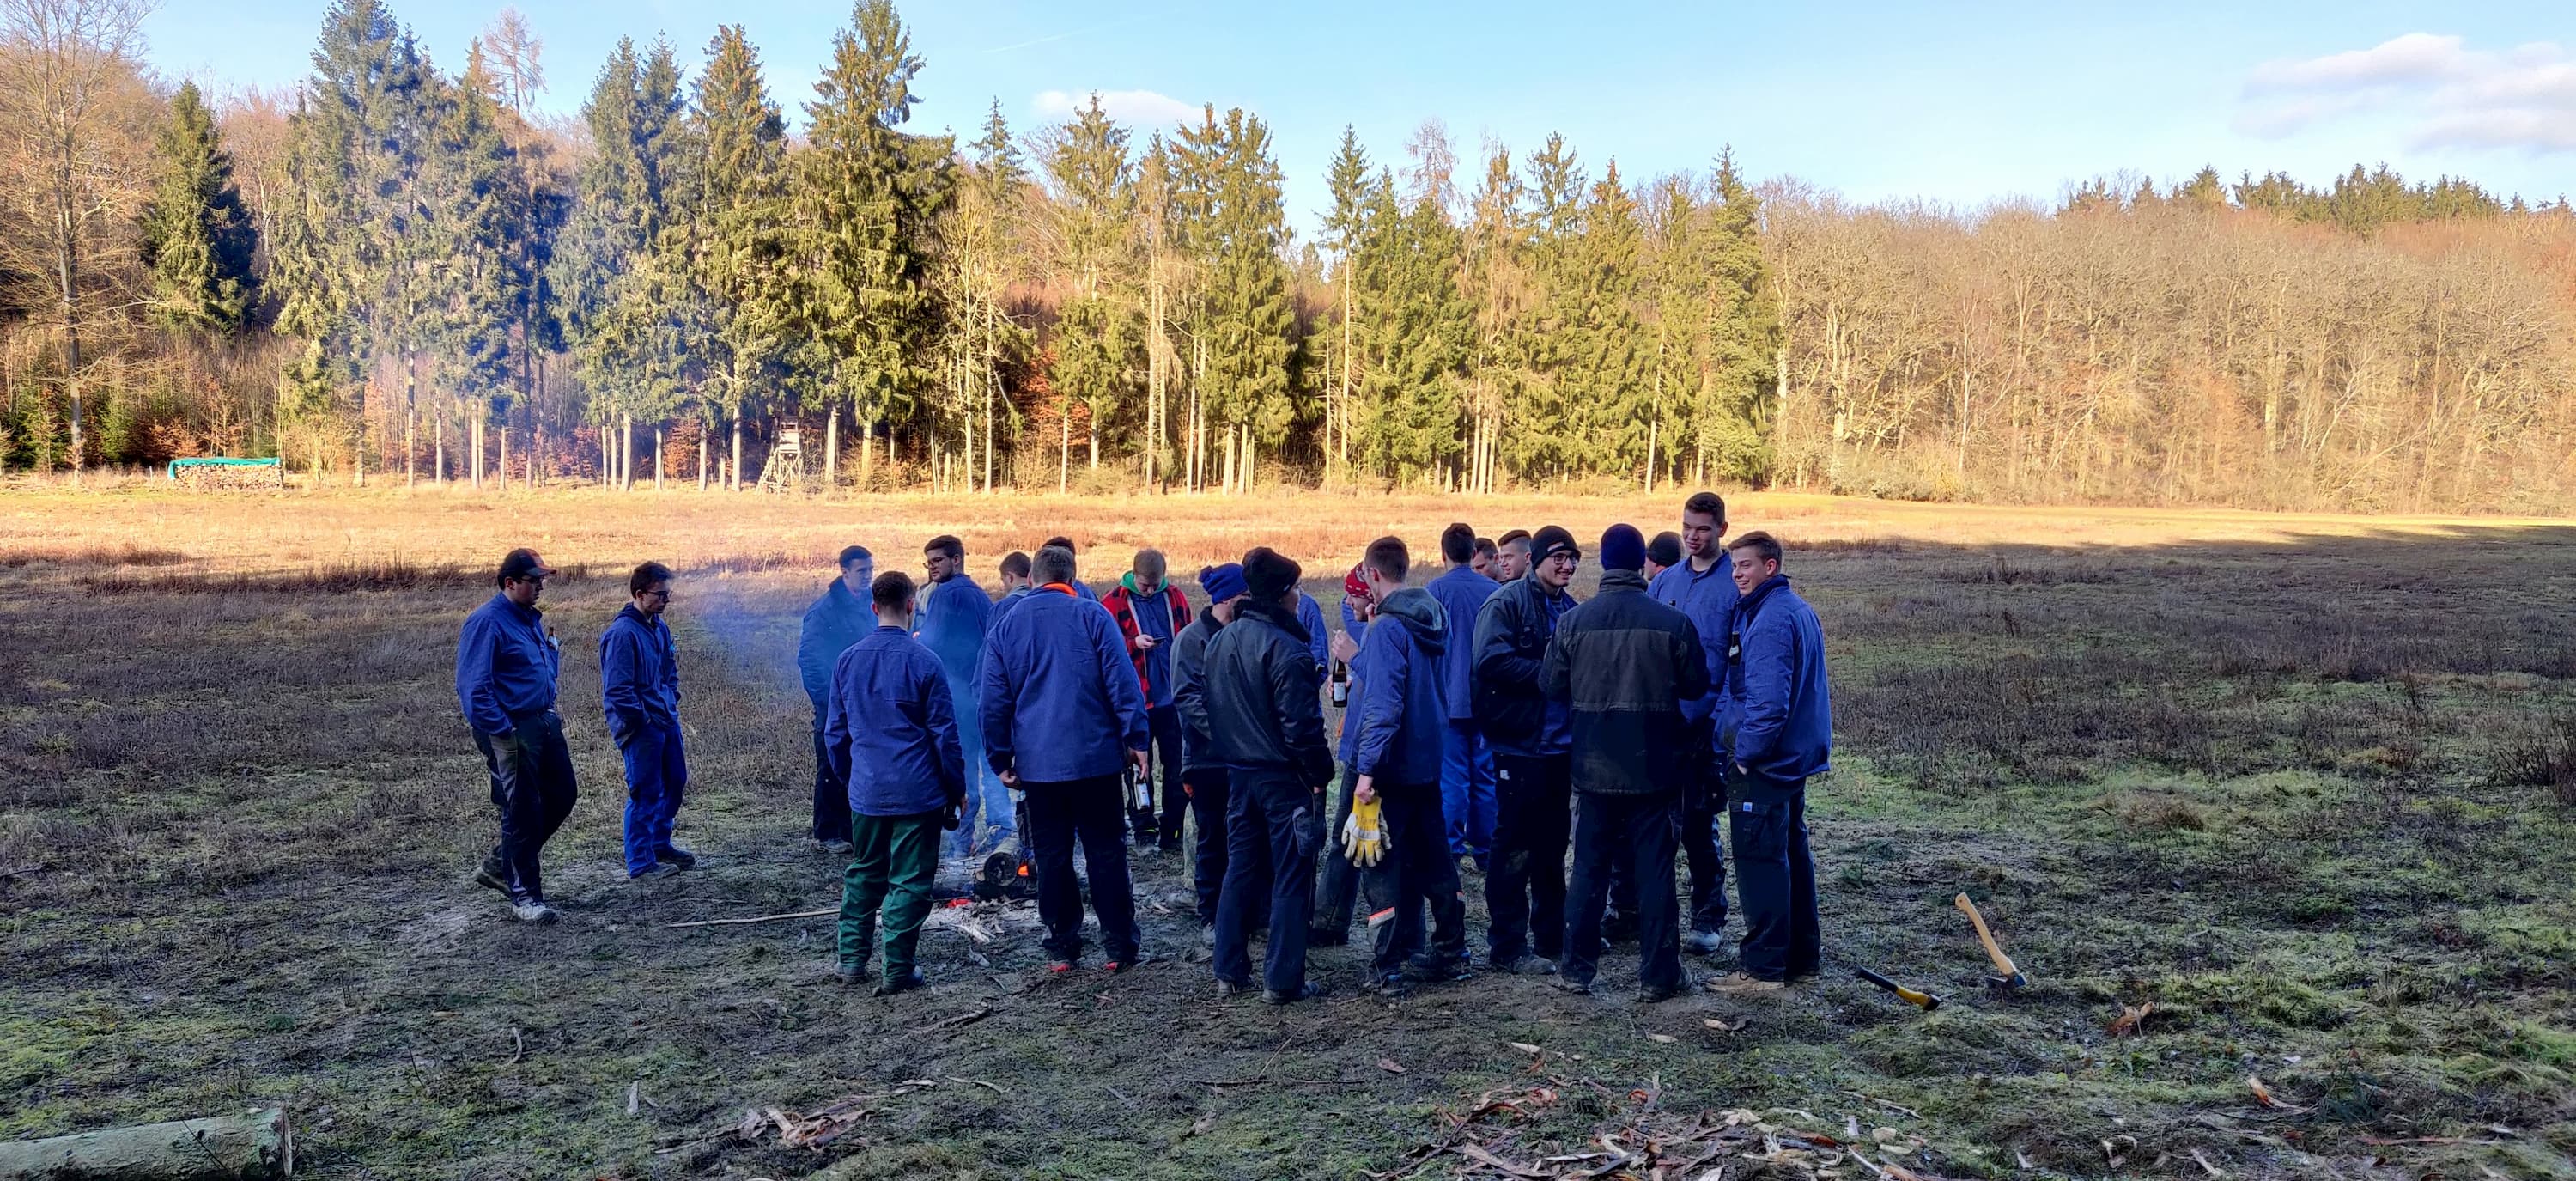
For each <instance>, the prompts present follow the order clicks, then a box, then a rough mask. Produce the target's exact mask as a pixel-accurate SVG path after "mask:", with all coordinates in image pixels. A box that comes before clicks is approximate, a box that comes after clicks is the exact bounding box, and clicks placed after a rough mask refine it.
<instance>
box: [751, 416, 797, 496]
mask: <svg viewBox="0 0 2576 1181" xmlns="http://www.w3.org/2000/svg"><path fill="white" fill-rule="evenodd" d="M799 435H800V431H799V429H798V427H797V425H796V420H795V419H792V418H791V419H789V420H787V421H785V422H782V423H780V424H778V438H777V440H776V441H775V442H772V443H771V444H770V445H769V462H767V463H764V464H762V465H761V466H760V490H761V491H763V492H796V491H801V490H803V489H804V487H805V446H804V444H803V443H802V442H801V441H800V439H799Z"/></svg>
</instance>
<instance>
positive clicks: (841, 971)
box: [832, 960, 868, 986]
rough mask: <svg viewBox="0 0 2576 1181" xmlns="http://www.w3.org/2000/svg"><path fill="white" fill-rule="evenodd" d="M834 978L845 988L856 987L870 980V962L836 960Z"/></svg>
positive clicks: (833, 969) (834, 962)
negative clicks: (861, 982) (863, 981)
mask: <svg viewBox="0 0 2576 1181" xmlns="http://www.w3.org/2000/svg"><path fill="white" fill-rule="evenodd" d="M832 978H833V979H835V980H838V981H840V982H841V983H842V984H843V985H844V986H847V985H855V984H857V983H859V982H860V981H862V980H865V979H867V978H868V962H867V961H866V960H834V961H832Z"/></svg>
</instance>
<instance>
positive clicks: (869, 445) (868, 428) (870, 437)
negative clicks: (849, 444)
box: [859, 414, 877, 492]
mask: <svg viewBox="0 0 2576 1181" xmlns="http://www.w3.org/2000/svg"><path fill="white" fill-rule="evenodd" d="M876 477H877V420H876V416H875V415H873V414H871V415H869V416H868V417H867V418H865V419H862V420H860V422H859V491H861V492H866V491H868V490H869V489H872V488H874V487H876Z"/></svg>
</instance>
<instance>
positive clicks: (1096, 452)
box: [1091, 414, 1100, 472]
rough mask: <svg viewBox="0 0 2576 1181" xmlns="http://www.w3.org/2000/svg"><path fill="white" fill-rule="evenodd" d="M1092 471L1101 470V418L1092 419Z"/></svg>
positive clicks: (1094, 416) (1093, 417)
mask: <svg viewBox="0 0 2576 1181" xmlns="http://www.w3.org/2000/svg"><path fill="white" fill-rule="evenodd" d="M1091 470H1093V471H1095V472H1096V471H1099V470H1100V416H1099V415H1096V414H1095V415H1093V416H1092V417H1091Z"/></svg>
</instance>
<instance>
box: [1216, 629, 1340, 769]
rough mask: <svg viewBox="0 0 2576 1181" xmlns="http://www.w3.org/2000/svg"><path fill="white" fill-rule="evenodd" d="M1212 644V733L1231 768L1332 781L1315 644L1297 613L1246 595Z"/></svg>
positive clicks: (1218, 752) (1218, 751)
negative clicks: (1318, 692)
mask: <svg viewBox="0 0 2576 1181" xmlns="http://www.w3.org/2000/svg"><path fill="white" fill-rule="evenodd" d="M1235 612H1236V614H1235V617H1234V622H1233V623H1230V624H1228V625H1226V628H1225V630H1223V631H1220V632H1218V633H1217V634H1216V638H1214V639H1212V640H1210V641H1209V642H1208V648H1207V712H1208V733H1209V736H1210V738H1211V739H1212V740H1213V743H1214V745H1215V754H1216V761H1218V762H1220V763H1223V764H1224V765H1225V767H1226V769H1227V770H1228V771H1229V772H1253V773H1270V774H1285V775H1292V776H1294V777H1296V779H1297V780H1298V782H1300V783H1303V784H1305V785H1306V786H1307V787H1308V788H1310V789H1311V788H1319V787H1322V786H1323V785H1325V784H1327V783H1330V782H1332V780H1333V748H1332V747H1331V746H1330V745H1328V744H1327V743H1326V742H1325V741H1324V703H1323V701H1322V700H1321V699H1320V698H1319V697H1318V696H1317V693H1316V690H1317V688H1318V686H1317V682H1316V677H1315V655H1314V649H1313V648H1311V647H1309V646H1308V636H1307V634H1306V629H1305V628H1304V627H1302V626H1299V624H1298V623H1297V617H1296V616H1295V615H1294V614H1291V613H1290V612H1289V611H1288V610H1287V609H1285V608H1282V607H1280V606H1279V605H1278V604H1276V603H1264V602H1259V601H1257V600H1254V599H1249V598H1247V599H1245V600H1243V602H1241V603H1240V604H1238V605H1236V607H1235Z"/></svg>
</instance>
